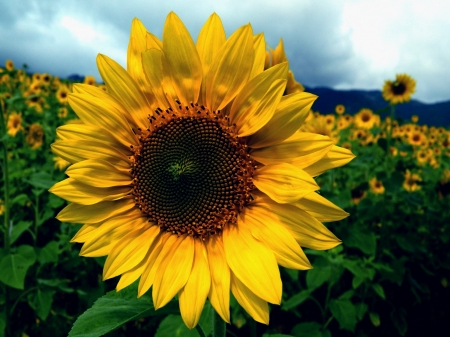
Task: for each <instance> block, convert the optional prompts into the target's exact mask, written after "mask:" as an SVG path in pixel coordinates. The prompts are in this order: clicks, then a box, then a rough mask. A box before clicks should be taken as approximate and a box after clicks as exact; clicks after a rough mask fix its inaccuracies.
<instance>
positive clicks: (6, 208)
mask: <svg viewBox="0 0 450 337" xmlns="http://www.w3.org/2000/svg"><path fill="white" fill-rule="evenodd" d="M3 112H4V111H3V102H2V101H1V100H0V127H1V128H2V134H1V136H0V137H3V136H4V135H6V122H5V117H4V115H3ZM2 161H3V182H4V186H5V187H4V192H5V195H4V200H3V201H4V212H3V222H4V226H5V236H4V242H3V247H4V248H5V253H6V254H7V255H8V254H9V252H10V246H11V245H10V235H11V231H10V228H9V227H10V223H9V208H10V207H9V167H8V151H7V149H6V144H5V142H4V141H3V142H2ZM4 289H5V315H6V322H5V324H6V328H5V330H6V331H7V332H8V331H9V330H8V329H9V327H8V322H9V296H8V295H9V294H8V287H7V286H6V287H4Z"/></svg>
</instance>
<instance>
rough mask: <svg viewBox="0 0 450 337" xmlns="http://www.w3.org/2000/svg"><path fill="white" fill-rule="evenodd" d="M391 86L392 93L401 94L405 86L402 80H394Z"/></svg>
mask: <svg viewBox="0 0 450 337" xmlns="http://www.w3.org/2000/svg"><path fill="white" fill-rule="evenodd" d="M391 88H392V92H393V93H394V95H403V94H404V93H405V91H406V86H405V84H403V83H402V82H397V81H395V82H394V83H392V86H391Z"/></svg>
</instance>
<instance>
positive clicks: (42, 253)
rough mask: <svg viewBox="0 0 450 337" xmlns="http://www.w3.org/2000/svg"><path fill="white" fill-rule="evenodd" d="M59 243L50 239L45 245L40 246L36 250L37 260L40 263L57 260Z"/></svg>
mask: <svg viewBox="0 0 450 337" xmlns="http://www.w3.org/2000/svg"><path fill="white" fill-rule="evenodd" d="M58 255H59V243H58V242H56V241H50V242H49V243H47V245H46V246H45V247H43V248H41V249H40V250H39V252H38V261H39V262H40V263H41V264H45V263H55V262H58Z"/></svg>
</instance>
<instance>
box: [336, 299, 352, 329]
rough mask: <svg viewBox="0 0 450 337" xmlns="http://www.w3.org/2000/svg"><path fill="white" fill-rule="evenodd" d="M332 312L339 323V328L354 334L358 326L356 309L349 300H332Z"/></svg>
mask: <svg viewBox="0 0 450 337" xmlns="http://www.w3.org/2000/svg"><path fill="white" fill-rule="evenodd" d="M330 310H331V313H332V314H333V316H334V317H335V318H336V320H337V321H338V322H339V328H340V329H344V330H349V331H352V332H354V330H355V325H356V309H355V306H354V305H353V303H352V302H350V301H349V300H331V301H330Z"/></svg>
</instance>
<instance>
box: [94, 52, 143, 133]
mask: <svg viewBox="0 0 450 337" xmlns="http://www.w3.org/2000/svg"><path fill="white" fill-rule="evenodd" d="M97 66H98V71H99V72H100V75H101V76H102V78H103V80H104V81H105V83H106V86H107V87H108V92H110V93H111V95H113V96H114V97H115V98H116V99H117V100H118V101H119V102H121V103H122V104H123V106H124V107H125V108H126V109H127V111H128V112H129V113H130V115H131V116H132V117H133V119H134V120H136V121H137V124H138V125H139V126H140V127H143V126H146V125H147V124H148V119H147V117H148V115H149V114H150V113H151V111H150V110H149V109H148V106H149V103H148V102H147V99H146V98H145V96H144V94H143V93H142V91H141V89H140V88H139V86H138V85H137V84H136V82H135V81H134V80H133V79H132V78H131V76H130V75H129V74H128V73H127V71H126V70H125V69H123V68H122V67H121V66H120V65H119V64H118V63H117V62H116V61H114V60H112V59H110V58H109V57H108V56H105V55H102V54H99V55H98V56H97Z"/></svg>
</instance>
